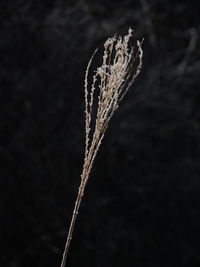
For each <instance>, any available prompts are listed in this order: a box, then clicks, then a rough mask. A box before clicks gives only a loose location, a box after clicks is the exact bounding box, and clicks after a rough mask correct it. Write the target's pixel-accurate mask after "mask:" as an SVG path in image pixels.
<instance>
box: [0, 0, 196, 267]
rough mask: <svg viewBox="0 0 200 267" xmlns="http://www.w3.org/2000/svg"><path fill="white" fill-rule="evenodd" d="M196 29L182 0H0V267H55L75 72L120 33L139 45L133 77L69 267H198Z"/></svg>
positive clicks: (79, 100)
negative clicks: (140, 61) (130, 33)
mask: <svg viewBox="0 0 200 267" xmlns="http://www.w3.org/2000/svg"><path fill="white" fill-rule="evenodd" d="M199 22H200V19H199V8H198V1H193V0H191V1H177V0H174V1H159V0H152V1H149V0H135V1H133V0H124V1H123V0H121V1H119V0H115V1H114V0H109V1H108V0H107V1H106V0H91V1H90V0H80V1H68V0H48V1H47V0H43V1H38V0H34V1H30V0H12V1H7V0H1V2H0V158H1V160H0V266H1V267H8V266H9V267H25V266H26V267H32V266H34V267H35V266H37V267H46V266H48V267H56V266H57V267H59V264H60V262H61V256H62V252H63V247H64V243H65V239H66V234H67V229H68V225H69V222H70V217H71V214H72V209H73V205H74V201H75V197H76V194H77V190H78V185H79V182H80V173H81V169H82V163H83V154H84V88H83V82H84V74H85V69H86V66H87V62H88V60H89V58H90V56H91V54H92V53H93V51H94V49H95V48H96V47H101V46H102V45H103V42H104V41H105V40H106V39H107V38H108V37H111V36H113V34H114V33H118V34H125V33H126V32H127V30H128V27H129V26H132V27H133V28H134V29H135V40H136V39H138V38H139V39H141V38H142V37H144V38H145V42H144V45H143V48H144V65H143V69H142V72H141V75H140V76H139V77H138V78H137V81H136V82H135V84H134V86H132V88H131V89H130V91H129V93H128V95H127V96H126V98H125V99H124V101H123V103H122V105H121V107H120V109H119V110H118V111H117V112H116V114H115V116H114V118H113V120H112V122H111V124H110V127H109V129H108V131H107V133H106V137H105V139H104V141H103V146H102V147H101V151H99V154H98V157H97V160H96V162H95V166H94V168H93V171H92V174H91V177H90V178H91V179H90V180H89V183H88V186H87V190H86V194H85V198H84V201H83V203H82V206H81V210H80V213H79V216H78V221H77V224H76V227H75V232H74V237H73V240H72V244H71V248H70V253H69V258H68V265H67V266H71V267H76V266H83V267H132V266H134V267H149V266H152V267H161V266H162V267H165V266H166V267H175V266H176V267H179V266H180V267H185V266H187V267H196V266H200V253H199V251H200V88H199V82H200V49H199V45H200V42H199V33H200V24H199Z"/></svg>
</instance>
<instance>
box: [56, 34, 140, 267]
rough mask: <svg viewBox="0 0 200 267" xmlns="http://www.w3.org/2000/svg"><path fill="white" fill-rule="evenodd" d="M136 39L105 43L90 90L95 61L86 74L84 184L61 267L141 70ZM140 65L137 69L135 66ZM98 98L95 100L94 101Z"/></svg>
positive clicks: (119, 38)
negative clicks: (100, 158) (97, 166)
mask: <svg viewBox="0 0 200 267" xmlns="http://www.w3.org/2000/svg"><path fill="white" fill-rule="evenodd" d="M132 36H133V31H132V29H129V31H128V34H127V35H125V36H124V37H121V36H119V37H117V36H114V37H112V38H109V39H108V40H107V41H106V42H105V43H104V53H103V60H102V65H101V66H100V67H97V69H96V71H95V72H94V75H93V77H92V82H91V85H90V86H89V85H88V84H89V81H88V76H89V70H90V67H91V64H92V61H93V58H94V56H95V54H96V52H97V50H96V51H95V52H94V54H93V56H92V57H91V59H90V61H89V63H88V66H87V69H86V74H85V134H86V137H85V158H84V164H83V171H82V174H81V183H80V186H79V191H78V195H77V199H76V202H75V206H74V210H73V215H72V219H71V223H70V227H69V231H68V236H67V241H66V244H65V249H64V253H63V258H62V263H61V266H60V267H64V266H65V263H66V259H67V255H68V250H69V246H70V241H71V239H72V234H73V229H74V225H75V221H76V218H77V214H78V211H79V207H80V204H81V200H82V197H83V195H84V190H85V186H86V184H87V181H88V178H89V175H90V172H91V168H92V166H93V163H94V159H95V157H96V155H97V152H98V150H99V147H100V145H101V141H102V139H103V137H104V134H105V131H106V128H107V127H108V125H109V122H110V119H111V118H112V116H113V114H114V112H115V111H116V109H117V108H118V107H119V103H120V102H121V100H122V99H123V97H124V96H125V94H126V93H127V91H128V89H129V88H130V86H131V85H132V84H133V82H134V80H135V78H136V77H137V76H138V74H139V73H140V69H141V67H142V57H143V50H142V47H141V44H142V42H139V41H137V49H136V52H135V51H134V48H133V47H131V48H129V41H130V39H131V38H132ZM136 60H137V62H138V63H137V64H136V66H134V63H136ZM95 98H96V99H95Z"/></svg>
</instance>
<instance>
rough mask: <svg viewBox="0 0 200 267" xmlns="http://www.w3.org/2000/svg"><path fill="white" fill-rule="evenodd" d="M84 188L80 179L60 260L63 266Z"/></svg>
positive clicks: (83, 183)
mask: <svg viewBox="0 0 200 267" xmlns="http://www.w3.org/2000/svg"><path fill="white" fill-rule="evenodd" d="M84 189H85V182H84V180H82V181H81V184H80V186H79V190H78V195H77V198H76V202H75V205H74V210H73V215H72V219H71V223H70V227H69V231H68V235H67V240H66V243H65V248H64V252H63V257H62V262H61V265H60V267H65V263H66V260H67V255H68V251H69V246H70V242H71V240H72V234H73V231H74V225H75V222H76V218H77V215H78V211H79V207H80V204H81V200H82V197H83V194H84Z"/></svg>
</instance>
